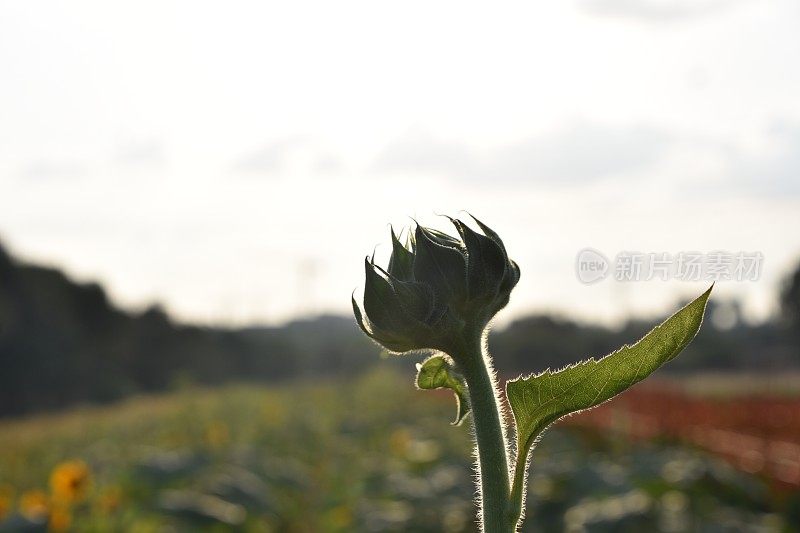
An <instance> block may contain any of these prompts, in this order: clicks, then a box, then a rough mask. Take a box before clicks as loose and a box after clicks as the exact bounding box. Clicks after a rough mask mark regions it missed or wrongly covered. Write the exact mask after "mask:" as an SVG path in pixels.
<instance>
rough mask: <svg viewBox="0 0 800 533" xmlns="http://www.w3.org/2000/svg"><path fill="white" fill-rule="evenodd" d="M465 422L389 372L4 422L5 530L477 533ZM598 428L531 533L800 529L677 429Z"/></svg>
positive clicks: (762, 485)
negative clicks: (630, 431) (641, 432)
mask: <svg viewBox="0 0 800 533" xmlns="http://www.w3.org/2000/svg"><path fill="white" fill-rule="evenodd" d="M637 391H639V389H638V388H637V389H634V391H633V393H637ZM639 394H641V392H639ZM632 398H633V396H632ZM620 401H621V402H624V398H623V399H621V400H620ZM611 405H614V404H613V403H612V404H611ZM621 405H622V404H621ZM453 411H454V406H453V402H452V399H451V398H450V396H449V395H448V394H438V393H423V392H418V391H415V390H414V389H413V387H412V386H411V378H410V377H409V376H400V375H398V374H396V373H392V372H388V371H378V372H373V373H370V374H368V375H366V376H364V377H363V378H361V379H359V380H358V381H357V382H354V383H352V384H346V383H342V382H335V381H328V382H319V383H316V384H312V383H309V384H305V385H301V386H284V387H273V388H260V387H255V386H238V387H237V386H231V387H225V388H219V389H213V390H185V391H181V392H175V393H171V394H167V395H159V396H148V397H138V398H133V399H130V400H128V401H125V402H123V403H119V404H117V405H114V406H109V407H104V408H83V409H76V410H71V411H68V412H65V413H63V414H58V415H45V416H37V417H32V418H29V419H23V420H18V421H6V422H2V423H0V517H2V519H3V521H2V522H1V524H2V525H0V530H4V531H24V530H28V531H43V530H46V529H50V530H75V531H98V532H100V531H142V532H146V531H196V530H198V529H204V530H209V531H229V530H233V531H289V532H317V531H321V532H327V531H331V532H334V531H451V532H461V531H474V525H473V520H474V518H473V512H474V510H473V505H472V497H473V491H474V489H473V485H472V478H471V466H470V453H471V450H470V446H469V442H468V441H469V439H468V429H467V428H466V427H452V426H450V425H448V422H449V421H450V420H451V419H452V416H453ZM597 412H598V413H601V411H597ZM587 415H588V416H592V415H591V413H587V414H584V415H579V416H578V417H573V418H572V419H570V423H569V424H567V425H563V426H559V427H558V428H555V429H551V430H550V431H549V432H548V433H547V434H546V435H545V437H544V439H543V441H542V443H541V445H540V446H539V448H537V449H536V450H535V451H534V460H535V461H536V463H535V466H534V468H533V470H532V474H531V492H530V499H531V506H530V510H531V515H532V517H533V518H532V519H531V520H529V521H528V524H527V527H528V528H529V529H527V530H526V531H534V530H535V531H642V530H644V529H645V528H648V529H650V530H654V531H731V532H733V531H796V530H797V528H798V524H800V498H798V494H797V491H796V490H794V489H793V488H792V486H790V485H787V484H782V485H779V486H778V485H776V484H775V483H774V480H773V479H771V477H770V476H767V475H763V473H755V474H753V473H748V472H745V471H743V470H742V469H741V468H737V467H736V465H735V464H733V463H731V462H729V461H726V460H725V458H722V457H719V456H716V455H713V454H711V453H709V452H707V451H703V450H701V449H700V448H698V447H697V446H696V444H692V443H687V442H684V443H681V442H679V441H680V439H676V438H674V436H670V435H666V434H664V433H663V432H662V433H659V432H655V433H652V434H650V435H648V436H646V437H641V438H636V439H631V438H630V436H629V435H626V434H621V433H620V432H611V433H610V436H604V435H603V434H601V433H599V432H598V430H597V429H596V428H595V426H593V425H592V424H591V423H589V422H588V420H589V419H588V418H586V420H587V422H586V423H585V424H576V422H579V421H580V420H582V417H584V418H585V417H587ZM795 444H796V442H795Z"/></svg>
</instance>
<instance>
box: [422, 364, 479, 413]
mask: <svg viewBox="0 0 800 533" xmlns="http://www.w3.org/2000/svg"><path fill="white" fill-rule="evenodd" d="M417 387H419V388H420V389H423V390H430V389H443V388H444V389H451V390H452V391H453V393H454V394H455V397H456V419H455V420H454V421H453V425H454V426H458V425H460V424H461V422H463V421H464V417H466V416H467V415H468V414H469V398H468V397H467V385H466V383H465V382H464V377H463V376H461V374H459V373H458V372H456V371H455V369H454V368H453V365H452V364H450V363H449V362H448V361H447V359H445V358H444V357H443V356H441V355H434V356H433V357H430V358H428V359H426V360H425V362H424V363H421V364H417Z"/></svg>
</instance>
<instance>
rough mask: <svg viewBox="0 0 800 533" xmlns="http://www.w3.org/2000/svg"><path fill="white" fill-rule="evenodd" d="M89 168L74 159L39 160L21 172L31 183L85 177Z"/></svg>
mask: <svg viewBox="0 0 800 533" xmlns="http://www.w3.org/2000/svg"><path fill="white" fill-rule="evenodd" d="M88 173H89V166H88V165H87V164H86V163H84V162H81V161H78V160H74V159H37V160H35V161H32V162H31V163H29V164H28V165H27V166H25V167H24V168H23V169H22V171H21V172H20V176H21V177H22V178H23V179H26V180H31V181H50V180H71V179H77V178H82V177H85V176H86V175H87V174H88Z"/></svg>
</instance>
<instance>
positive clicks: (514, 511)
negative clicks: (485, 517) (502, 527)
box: [508, 443, 529, 531]
mask: <svg viewBox="0 0 800 533" xmlns="http://www.w3.org/2000/svg"><path fill="white" fill-rule="evenodd" d="M517 446H518V447H520V446H522V445H521V444H519V443H517ZM528 451H529V450H527V449H524V450H523V449H518V450H517V459H516V463H515V464H514V481H513V483H512V485H511V497H510V498H509V501H508V521H509V523H510V524H512V526H514V527H515V528H516V527H519V525H520V522H521V519H522V501H523V499H524V496H525V481H526V480H525V477H526V473H527V462H528V457H527V456H528ZM513 531H516V529H514V530H513Z"/></svg>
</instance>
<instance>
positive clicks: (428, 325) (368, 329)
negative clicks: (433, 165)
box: [353, 217, 520, 352]
mask: <svg viewBox="0 0 800 533" xmlns="http://www.w3.org/2000/svg"><path fill="white" fill-rule="evenodd" d="M473 219H474V220H475V222H476V223H477V225H478V226H479V227H480V229H481V231H482V233H479V232H477V231H474V230H472V229H471V228H470V227H469V226H467V225H466V224H464V223H463V222H462V221H460V220H457V219H450V221H451V222H452V223H453V226H455V228H456V231H457V232H458V235H459V237H458V238H456V237H452V236H450V235H447V234H446V233H442V232H440V231H437V230H435V229H431V228H424V227H422V226H420V225H417V226H416V227H415V229H414V231H413V233H412V232H410V231H409V237H408V239H407V241H408V242H407V243H406V244H405V245H403V244H402V243H401V242H400V241H399V240H398V238H397V236H396V235H395V233H394V230H392V231H391V238H392V256H391V258H390V259H389V265H388V267H387V269H386V270H384V269H383V268H381V267H380V266H378V265H376V264H375V262H374V260H373V259H370V258H369V257H367V258H366V259H365V261H364V267H365V271H366V282H365V286H364V307H363V309H364V312H363V313H362V310H361V308H360V307H359V305H358V304H357V303H356V301H355V298H353V312H354V314H355V317H356V321H357V322H358V325H359V326H360V327H361V329H362V330H363V331H364V333H366V334H367V335H368V336H369V337H371V338H372V339H374V340H375V341H377V342H378V343H380V344H381V345H383V346H384V347H385V348H387V349H388V350H390V351H393V352H407V351H410V350H420V349H436V350H443V351H447V349H448V347H449V346H451V345H452V343H453V342H454V341H457V340H458V339H461V338H463V336H464V334H465V330H467V329H468V330H469V331H472V332H477V334H480V333H482V331H483V329H484V328H485V326H486V324H488V322H489V321H490V320H491V319H492V317H493V316H494V315H495V314H496V313H497V312H498V311H499V310H500V309H502V308H503V307H505V306H506V304H507V303H508V300H509V297H510V295H511V290H512V289H513V288H514V286H515V285H516V284H517V282H518V281H519V275H520V272H519V267H518V266H517V264H516V263H515V262H514V261H511V260H510V259H509V258H508V255H507V253H506V249H505V246H504V245H503V241H502V240H501V239H500V237H499V236H498V235H497V233H495V232H494V231H492V230H491V229H490V228H489V227H487V226H486V225H485V224H483V223H482V222H481V221H479V220H478V219H476V218H475V217H473Z"/></svg>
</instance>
